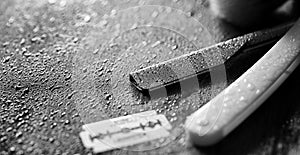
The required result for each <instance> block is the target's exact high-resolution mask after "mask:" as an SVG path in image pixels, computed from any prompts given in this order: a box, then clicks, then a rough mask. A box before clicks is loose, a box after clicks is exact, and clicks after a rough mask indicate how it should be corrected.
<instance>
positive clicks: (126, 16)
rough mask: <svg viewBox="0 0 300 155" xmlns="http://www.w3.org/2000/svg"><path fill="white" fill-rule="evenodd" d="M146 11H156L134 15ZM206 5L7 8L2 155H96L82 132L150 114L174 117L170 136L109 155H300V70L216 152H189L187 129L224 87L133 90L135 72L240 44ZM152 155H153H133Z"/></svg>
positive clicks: (188, 1)
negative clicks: (163, 93) (159, 92)
mask: <svg viewBox="0 0 300 155" xmlns="http://www.w3.org/2000/svg"><path fill="white" fill-rule="evenodd" d="M146 4H148V5H150V4H151V6H148V7H134V6H138V5H146ZM156 5H163V6H169V7H172V8H173V9H170V8H168V7H159V6H156ZM204 5H206V2H204V1H197V2H194V1H193V0H172V1H171V0H168V1H163V0H161V1H160V0H152V1H143V0H132V1H127V0H122V1H118V0H115V1H107V0H86V1H83V0H70V1H69V0H68V1H64V0H48V1H45V0H29V1H21V0H3V1H1V2H0V28H1V31H0V35H1V38H0V60H1V63H0V91H1V92H0V105H1V108H0V154H90V153H91V151H90V150H86V149H85V148H84V147H83V145H82V143H81V141H80V139H79V132H80V131H81V125H83V124H85V123H90V122H95V121H100V120H103V119H107V118H113V117H118V116H122V115H127V114H131V113H136V112H140V111H145V110H149V109H154V110H156V111H157V112H158V113H162V114H165V115H166V116H167V118H168V119H169V120H170V122H171V124H172V126H173V130H172V131H171V136H170V137H169V138H167V139H161V140H157V141H153V142H150V143H147V144H143V145H139V146H135V147H130V148H127V150H115V151H110V152H106V153H104V154H272V153H275V154H276V153H277V154H282V153H283V154H286V153H290V154H297V150H299V148H298V139H299V136H298V135H299V133H300V130H299V129H300V128H299V126H300V121H299V118H300V117H299V112H298V110H299V109H300V106H299V104H298V100H297V97H298V92H300V91H299V88H298V86H299V80H298V79H299V75H298V73H299V69H297V70H296V72H295V73H293V74H292V76H291V77H290V78H289V79H288V80H287V81H286V82H285V83H284V85H283V86H282V87H280V89H279V90H278V91H276V93H275V94H274V95H272V97H271V98H270V99H268V100H267V102H265V103H264V104H263V105H262V107H260V108H259V109H258V110H257V111H256V112H255V113H254V114H253V115H252V116H250V117H249V118H248V119H247V120H246V121H245V122H244V123H243V124H242V125H241V126H239V127H238V128H237V130H235V131H234V132H233V133H232V134H230V135H229V136H228V137H227V138H226V139H224V140H223V141H221V143H219V144H217V145H215V146H212V147H209V148H197V147H194V146H192V145H190V144H189V143H188V142H187V141H186V135H185V133H184V130H183V126H182V125H183V123H184V121H185V118H186V116H187V115H189V114H190V113H192V112H193V111H195V110H196V109H198V108H200V107H201V106H202V105H203V104H205V103H206V102H207V101H209V100H210V99H211V98H212V97H213V96H214V95H216V94H217V92H219V91H220V90H222V88H224V87H217V89H211V87H210V86H209V85H203V87H201V89H200V90H199V91H197V92H191V93H188V94H184V95H183V96H180V95H176V94H174V95H172V96H169V97H165V98H164V97H161V98H157V99H153V100H149V99H148V98H146V97H144V96H143V95H142V94H140V93H139V92H138V91H136V90H135V89H134V88H133V87H131V86H130V85H129V79H128V74H129V73H130V72H131V71H133V70H135V69H139V68H142V67H146V66H149V65H151V64H155V63H158V62H161V61H164V60H167V59H170V58H174V57H176V56H180V55H182V54H185V53H188V52H190V51H193V50H195V49H199V48H201V47H205V46H208V45H211V44H213V43H215V42H219V41H222V40H225V39H226V38H231V37H232V36H236V35H237V34H238V33H237V31H234V29H233V28H231V27H230V26H229V25H227V24H225V23H222V22H221V21H219V20H217V19H214V18H213V17H212V16H211V15H210V13H209V12H208V10H207V9H205V8H203V6H204ZM132 7H134V8H132ZM174 8H176V9H179V10H183V12H185V13H186V14H184V13H179V12H180V11H178V10H176V9H174ZM156 9H157V10H156ZM116 10H123V11H122V12H121V13H120V11H116ZM139 12H141V13H139ZM171 17H173V18H171ZM174 17H177V18H176V20H174V19H175V18H174ZM194 19H198V20H200V21H201V22H200V23H201V24H199V23H198V22H195V21H194ZM187 23H188V24H187ZM149 25H152V26H149ZM175 46H176V48H175ZM237 72H238V71H237ZM234 78H236V76H232V77H231V79H229V81H232V80H234ZM213 88H215V87H213ZM159 146H161V147H159ZM157 147H159V148H158V149H151V148H157ZM145 149H150V151H130V150H145Z"/></svg>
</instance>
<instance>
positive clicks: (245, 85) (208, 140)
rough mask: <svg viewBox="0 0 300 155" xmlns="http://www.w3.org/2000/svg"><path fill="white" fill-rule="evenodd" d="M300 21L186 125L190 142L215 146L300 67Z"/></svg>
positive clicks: (196, 113) (187, 121)
mask: <svg viewBox="0 0 300 155" xmlns="http://www.w3.org/2000/svg"><path fill="white" fill-rule="evenodd" d="M299 53H300V20H298V21H297V22H296V23H295V25H294V26H293V27H292V28H291V29H290V30H289V31H288V32H287V33H286V34H285V35H284V36H283V37H282V38H281V39H280V40H279V41H278V42H277V43H276V44H275V45H274V46H273V47H272V48H271V49H270V50H269V51H268V52H267V53H266V54H265V55H264V56H263V57H262V58H261V59H260V60H259V61H257V62H256V63H255V64H254V65H253V66H252V67H251V68H250V69H249V70H247V71H246V72H245V73H244V74H243V75H242V76H241V77H239V78H238V79H237V80H236V81H235V82H234V83H232V84H231V85H230V86H228V87H227V88H226V89H225V90H224V91H222V92H221V93H220V94H218V95H217V96H216V97H215V98H213V99H212V100H211V101H210V102H208V103H207V104H205V105H204V106H203V107H201V108H200V109H199V110H198V111H196V112H194V113H193V114H192V115H190V116H189V117H188V118H187V120H186V123H185V127H186V131H187V133H188V134H189V138H190V140H191V141H192V142H193V143H194V144H196V145H200V146H207V145H212V144H215V143H217V142H218V141H220V140H221V139H222V138H224V137H225V136H226V135H228V134H229V133H230V132H231V131H232V130H233V129H234V128H235V127H237V126H238V125H239V124H240V123H241V122H242V121H243V120H245V119H246V118H247V117H248V116H249V115H250V114H251V113H252V112H253V111H254V110H256V109H257V108H258V107H259V106H260V105H261V104H262V103H263V102H264V101H265V100H266V99H267V98H268V97H269V96H270V95H271V94H272V93H273V92H274V91H275V90H276V88H278V87H279V86H280V85H281V84H282V82H283V81H284V80H285V79H286V78H287V77H288V76H289V74H290V73H291V72H292V71H293V70H294V69H295V68H296V67H297V65H298V64H299V60H300V59H299V58H300V57H299Z"/></svg>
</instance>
